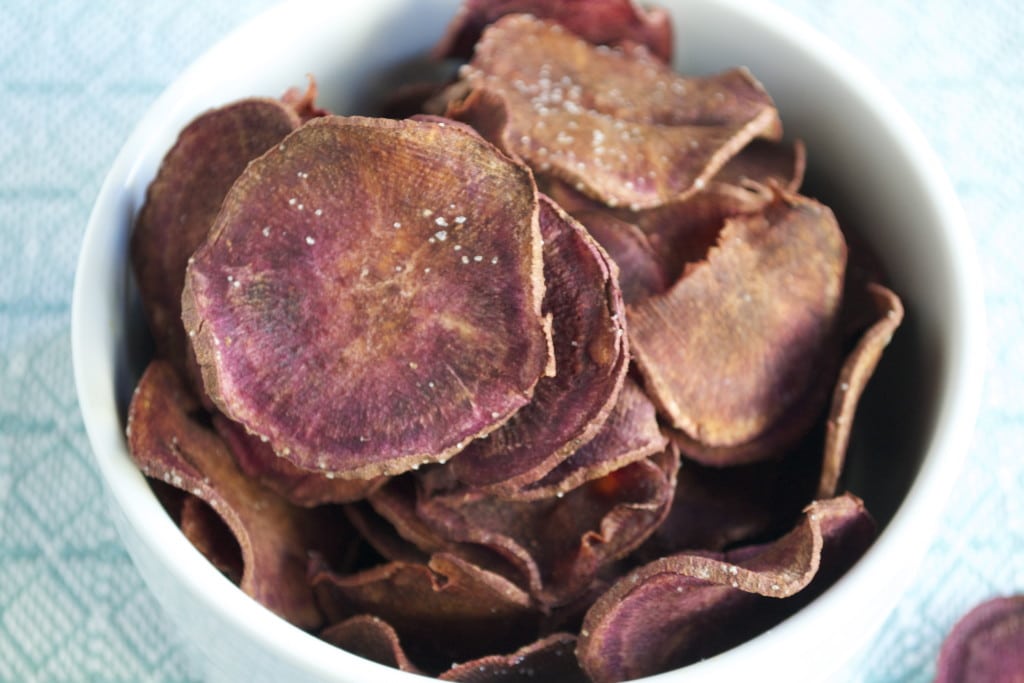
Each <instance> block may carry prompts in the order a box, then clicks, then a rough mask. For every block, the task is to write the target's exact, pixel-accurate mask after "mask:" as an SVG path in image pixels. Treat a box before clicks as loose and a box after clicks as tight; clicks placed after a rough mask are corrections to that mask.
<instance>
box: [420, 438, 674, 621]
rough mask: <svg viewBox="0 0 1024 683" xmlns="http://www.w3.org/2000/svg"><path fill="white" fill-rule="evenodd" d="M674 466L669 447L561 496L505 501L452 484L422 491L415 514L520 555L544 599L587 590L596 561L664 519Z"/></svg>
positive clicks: (451, 532) (453, 533)
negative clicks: (433, 492) (447, 491)
mask: <svg viewBox="0 0 1024 683" xmlns="http://www.w3.org/2000/svg"><path fill="white" fill-rule="evenodd" d="M678 466H679V458H678V454H677V452H676V451H675V450H674V449H669V450H668V451H667V452H665V453H660V454H657V455H654V456H652V457H651V458H649V459H647V460H641V461H639V462H635V463H633V464H631V465H627V466H625V467H623V468H620V469H618V470H616V471H614V472H611V473H609V474H607V475H605V476H603V477H601V478H599V479H594V480H592V481H590V482H587V483H586V484H584V485H582V486H580V487H579V488H576V489H574V490H572V491H569V492H568V493H565V494H564V496H556V497H555V498H548V499H544V500H536V501H530V502H523V501H511V500H504V499H501V498H497V497H494V496H489V495H486V494H481V493H479V492H476V491H464V490H458V491H455V492H453V493H450V494H444V493H439V494H437V495H434V496H430V495H424V496H422V497H421V500H420V502H419V503H418V504H417V509H416V511H417V515H418V517H419V518H420V519H421V520H422V521H423V522H424V523H425V524H427V525H428V526H429V527H430V528H431V529H432V530H433V531H434V532H435V533H436V534H437V535H439V536H440V537H442V538H445V539H448V540H449V541H455V542H459V543H473V544H479V545H483V546H485V547H488V548H491V549H493V550H494V551H495V552H498V553H502V554H504V555H506V556H508V557H525V558H526V559H527V560H529V563H531V564H533V565H534V566H535V567H536V570H535V571H536V572H537V573H538V575H539V584H540V586H539V590H538V588H537V583H538V581H535V580H533V579H532V578H529V579H528V580H524V581H523V583H526V584H527V585H529V586H530V588H531V590H532V591H533V592H534V594H535V597H537V598H538V599H539V600H540V601H541V602H542V603H543V604H545V605H547V606H553V605H560V604H565V603H567V602H569V601H570V600H572V599H573V598H574V597H575V596H576V595H578V594H579V593H580V592H582V591H584V590H586V588H587V587H588V586H589V585H590V583H591V582H592V581H593V579H594V578H595V577H596V575H597V573H598V572H599V571H600V570H601V568H602V567H604V566H606V565H607V564H609V563H610V562H612V561H614V560H616V559H618V558H621V557H623V556H625V555H626V554H628V553H629V552H630V551H632V550H633V549H634V548H636V547H637V546H639V545H640V544H641V543H642V542H643V541H644V539H646V538H647V537H648V536H649V535H650V534H651V533H652V532H653V531H654V529H655V527H656V526H657V525H658V524H659V523H660V522H661V520H662V519H664V517H665V515H666V514H667V512H668V508H669V505H670V503H671V497H672V492H673V490H674V489H675V473H676V470H677V469H678Z"/></svg>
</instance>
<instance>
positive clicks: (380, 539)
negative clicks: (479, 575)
mask: <svg viewBox="0 0 1024 683" xmlns="http://www.w3.org/2000/svg"><path fill="white" fill-rule="evenodd" d="M427 476H428V477H429V475H427ZM429 485H430V484H427V486H429ZM422 488H424V486H422V481H418V480H417V478H415V477H413V476H411V475H405V476H403V477H400V478H396V479H394V480H392V481H391V482H390V483H389V485H387V486H384V487H382V488H380V489H379V490H377V491H375V492H374V493H373V494H371V496H370V497H369V504H370V506H371V507H372V508H373V511H374V513H376V514H377V515H378V516H379V517H381V518H383V519H384V520H386V521H387V522H388V523H389V524H390V530H388V529H387V528H380V527H379V526H376V520H373V519H372V518H369V515H368V514H367V513H366V512H365V511H364V512H362V516H363V518H364V519H362V520H360V523H361V524H362V525H363V526H366V527H368V528H369V530H370V531H371V532H372V533H373V534H374V538H373V539H372V542H374V543H375V545H379V546H380V551H381V554H383V555H384V556H385V557H388V558H389V559H394V560H408V559H410V558H414V557H416V555H415V554H414V553H413V552H410V549H415V553H419V555H420V556H421V558H423V559H425V558H426V557H428V556H430V555H433V554H434V553H439V552H449V553H452V554H455V555H458V556H459V557H460V558H462V559H463V560H466V561H467V562H471V563H472V564H474V565H476V566H477V567H480V568H481V569H486V570H487V571H490V572H494V573H495V574H498V575H500V576H503V577H505V578H507V579H508V580H510V581H512V582H514V583H516V584H517V585H520V586H522V587H524V588H526V589H528V590H530V591H531V592H537V591H538V590H539V588H540V574H539V572H538V570H537V566H536V563H535V562H534V561H533V558H531V557H530V556H529V553H527V552H526V551H525V550H523V549H522V548H521V547H520V546H519V545H518V544H516V543H515V542H513V541H512V540H511V539H503V538H499V537H498V536H497V535H496V534H484V535H483V537H480V536H475V535H473V534H470V535H468V536H467V537H465V538H459V539H455V538H452V537H451V536H450V535H445V534H443V533H439V532H438V530H437V529H436V528H435V527H434V526H432V525H431V524H430V523H429V522H428V521H427V520H424V519H423V518H422V517H421V516H420V514H419V510H418V507H417V503H418V500H419V499H420V498H421V497H422V496H423V492H422V491H421V489H422ZM371 527H372V528H371ZM395 535H397V536H398V537H399V539H401V540H400V541H399V540H397V539H396V538H395ZM423 559H421V560H420V561H423Z"/></svg>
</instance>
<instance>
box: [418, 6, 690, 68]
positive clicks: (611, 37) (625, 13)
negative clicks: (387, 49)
mask: <svg viewBox="0 0 1024 683" xmlns="http://www.w3.org/2000/svg"><path fill="white" fill-rule="evenodd" d="M506 14H532V15H533V16H536V17H539V18H542V19H549V20H551V21H554V22H557V23H558V24H560V25H562V26H564V27H565V28H567V29H569V30H570V31H572V32H573V33H575V34H576V35H578V36H580V37H581V38H583V39H584V40H586V41H588V42H590V43H594V44H595V45H615V44H618V43H622V42H625V41H629V42H633V43H638V44H640V45H645V46H646V47H647V48H648V49H649V50H650V51H651V52H652V53H653V54H654V55H655V56H656V57H657V58H658V59H660V60H661V61H663V62H671V61H672V23H671V20H670V17H669V15H668V13H667V12H665V10H663V9H661V8H657V7H652V8H650V9H646V8H643V7H641V6H639V5H638V4H637V3H636V2H634V1H633V0H466V1H465V2H464V3H463V4H462V6H461V7H460V8H459V11H458V13H457V14H456V15H455V17H454V19H452V21H451V23H450V24H449V25H448V30H447V31H446V32H445V35H444V36H443V37H442V38H441V41H440V42H439V43H438V44H437V46H435V47H434V51H433V52H434V55H435V56H436V57H439V58H445V57H462V58H464V59H468V58H469V57H471V56H472V54H473V48H474V46H475V45H476V43H477V41H478V40H480V34H481V33H483V30H484V28H485V27H486V26H487V25H488V24H492V23H494V22H495V21H497V20H498V19H500V18H501V17H503V16H505V15H506Z"/></svg>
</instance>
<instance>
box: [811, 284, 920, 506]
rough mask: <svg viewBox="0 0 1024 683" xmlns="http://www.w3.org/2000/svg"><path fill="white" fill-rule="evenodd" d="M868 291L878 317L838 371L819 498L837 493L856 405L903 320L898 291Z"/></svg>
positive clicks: (878, 287)
mask: <svg viewBox="0 0 1024 683" xmlns="http://www.w3.org/2000/svg"><path fill="white" fill-rule="evenodd" d="M868 291H869V293H870V295H871V297H872V299H873V300H874V303H875V310H876V314H877V319H876V321H875V322H874V324H872V325H871V326H870V327H868V329H867V330H866V331H865V332H864V334H863V336H862V337H861V338H860V341H859V342H858V343H857V345H856V347H854V349H853V351H851V352H850V354H849V355H848V356H847V357H846V362H845V363H844V364H843V367H842V369H841V370H840V371H839V380H838V382H837V383H836V385H835V389H834V391H833V393H832V405H831V408H830V410H829V417H828V427H827V431H826V433H825V456H824V460H823V463H822V471H821V481H820V482H819V484H818V497H819V498H825V497H828V496H833V495H835V492H836V487H837V486H838V484H839V476H840V475H841V474H842V471H843V465H844V464H845V462H846V449H847V446H848V445H849V443H850V430H851V428H852V427H853V418H854V416H855V415H856V413H857V404H858V403H859V402H860V397H861V395H862V394H863V393H864V389H865V387H867V384H868V381H869V380H870V379H871V376H872V375H873V374H874V372H875V368H876V367H877V366H878V361H879V360H880V359H881V357H882V352H883V351H885V347H886V346H888V345H889V341H890V340H891V339H892V335H893V333H895V331H896V328H898V327H899V326H900V323H901V322H902V321H903V303H902V302H901V301H900V298H899V297H898V296H896V294H895V293H893V292H892V291H891V290H889V289H887V288H885V287H883V286H882V285H879V284H874V283H872V284H870V285H868Z"/></svg>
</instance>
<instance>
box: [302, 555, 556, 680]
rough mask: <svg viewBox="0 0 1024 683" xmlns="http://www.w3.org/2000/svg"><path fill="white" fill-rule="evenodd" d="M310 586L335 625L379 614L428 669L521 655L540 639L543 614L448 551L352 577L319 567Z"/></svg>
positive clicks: (520, 595) (521, 594)
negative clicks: (503, 654) (420, 561)
mask: <svg viewBox="0 0 1024 683" xmlns="http://www.w3.org/2000/svg"><path fill="white" fill-rule="evenodd" d="M312 581H313V586H314V590H315V591H316V592H317V597H318V600H319V602H320V604H321V605H322V606H323V609H324V612H325V613H326V614H327V616H328V618H329V619H330V620H331V621H344V620H345V619H348V618H350V617H351V616H355V615H359V614H367V613H370V614H375V615H377V616H378V617H380V618H381V619H383V620H384V621H386V622H388V623H389V624H390V625H391V626H392V627H393V628H394V630H395V632H396V633H397V634H398V637H399V638H401V641H402V642H403V643H404V644H405V646H404V647H405V650H406V652H408V654H409V656H410V658H411V659H412V660H413V661H415V662H416V663H417V664H418V665H419V666H421V667H423V668H425V669H427V670H432V671H439V670H443V669H446V668H448V667H449V666H450V664H451V663H452V662H458V661H464V660H467V659H474V658H477V657H482V656H486V655H488V654H491V653H494V652H504V651H508V650H511V649H515V648H517V647H520V646H522V645H524V644H526V643H528V642H530V641H532V640H534V639H536V637H537V625H538V623H539V620H540V615H539V612H538V611H537V610H536V608H535V607H534V605H533V603H532V602H531V600H530V597H529V596H528V595H527V594H526V593H525V592H523V591H522V590H521V589H519V588H518V587H517V586H516V585H515V584H513V583H510V582H509V581H507V580H506V579H504V578H502V577H500V576H498V575H497V574H493V573H491V572H488V571H485V570H483V569H480V568H479V567H477V566H475V565H473V564H471V563H469V562H466V561H464V560H461V559H459V558H458V557H455V556H453V555H449V554H446V553H438V554H435V555H433V556H432V557H431V558H430V561H429V562H428V563H427V564H407V563H391V564H385V565H381V566H379V567H375V568H372V569H368V570H365V571H363V572H359V573H357V574H351V575H348V576H339V575H336V574H334V573H332V572H331V571H330V570H329V569H328V568H326V567H315V568H314V570H313V578H312Z"/></svg>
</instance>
